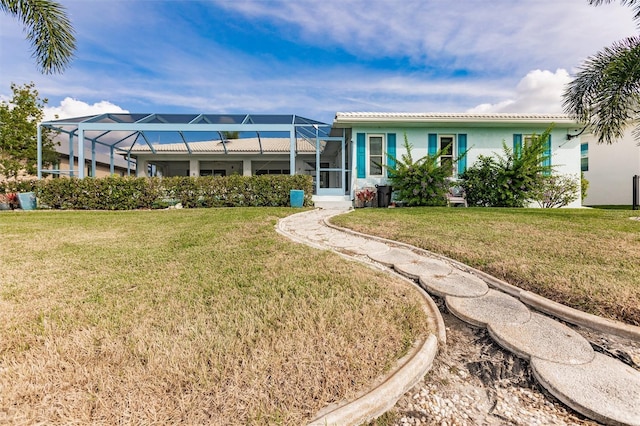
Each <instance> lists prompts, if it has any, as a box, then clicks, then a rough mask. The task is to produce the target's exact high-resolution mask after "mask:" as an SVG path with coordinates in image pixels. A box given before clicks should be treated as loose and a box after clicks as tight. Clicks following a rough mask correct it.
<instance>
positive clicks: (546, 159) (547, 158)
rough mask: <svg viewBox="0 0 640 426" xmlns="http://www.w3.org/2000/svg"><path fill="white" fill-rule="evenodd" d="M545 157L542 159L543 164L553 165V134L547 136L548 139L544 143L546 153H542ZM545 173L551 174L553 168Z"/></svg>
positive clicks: (546, 165) (545, 165)
mask: <svg viewBox="0 0 640 426" xmlns="http://www.w3.org/2000/svg"><path fill="white" fill-rule="evenodd" d="M542 155H543V156H544V159H543V160H542V165H543V166H544V167H551V135H549V137H548V138H547V141H546V142H545V144H544V153H543V154H542ZM544 174H545V175H550V174H551V169H549V170H546V171H545V172H544Z"/></svg>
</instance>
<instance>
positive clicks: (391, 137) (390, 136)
mask: <svg viewBox="0 0 640 426" xmlns="http://www.w3.org/2000/svg"><path fill="white" fill-rule="evenodd" d="M395 158H396V134H395V133H387V166H389V167H392V168H393V167H395V166H396V161H395ZM389 175H390V173H389V169H387V176H389Z"/></svg>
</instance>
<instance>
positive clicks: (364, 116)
mask: <svg viewBox="0 0 640 426" xmlns="http://www.w3.org/2000/svg"><path fill="white" fill-rule="evenodd" d="M364 123H369V124H374V123H376V124H394V123H395V124H400V123H401V124H404V125H421V124H425V123H429V124H433V125H451V124H455V125H459V126H466V127H469V126H488V125H498V126H503V125H514V124H529V125H550V124H551V123H555V124H556V125H559V126H561V127H576V126H579V125H580V124H579V123H578V122H576V121H575V120H573V119H571V118H570V117H569V116H568V115H566V114H516V113H442V112H428V113H418V112H337V113H336V116H335V119H334V122H333V125H334V126H336V127H348V125H351V124H364ZM345 125H347V126H345Z"/></svg>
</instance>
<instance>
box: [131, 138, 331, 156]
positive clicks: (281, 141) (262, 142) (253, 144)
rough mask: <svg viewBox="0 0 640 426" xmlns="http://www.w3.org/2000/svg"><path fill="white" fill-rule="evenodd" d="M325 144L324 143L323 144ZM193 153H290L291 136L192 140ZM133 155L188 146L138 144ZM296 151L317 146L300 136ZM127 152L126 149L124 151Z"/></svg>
mask: <svg viewBox="0 0 640 426" xmlns="http://www.w3.org/2000/svg"><path fill="white" fill-rule="evenodd" d="M321 146H324V144H321ZM189 147H190V148H191V153H199V154H206V153H212V154H224V153H227V154H247V153H278V154H281V153H288V152H289V150H290V148H291V145H290V140H289V138H261V139H259V138H244V139H226V140H225V141H224V142H223V141H222V140H211V141H199V142H190V143H189ZM129 152H130V154H131V156H132V157H135V156H136V155H137V154H147V153H152V152H155V153H156V154H173V153H180V154H184V153H188V152H189V151H188V150H187V146H186V145H185V144H183V143H165V144H152V145H151V146H148V145H136V146H134V147H133V148H132V149H131V150H130V151H129ZM296 152H297V153H298V154H315V152H316V148H315V146H314V145H313V144H312V143H311V142H310V141H308V140H306V139H301V138H298V139H297V141H296ZM124 153H126V151H125V152H124Z"/></svg>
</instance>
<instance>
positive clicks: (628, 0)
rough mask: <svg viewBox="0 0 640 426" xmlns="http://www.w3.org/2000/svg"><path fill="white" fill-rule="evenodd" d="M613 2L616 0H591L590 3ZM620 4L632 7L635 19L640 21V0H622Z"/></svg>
mask: <svg viewBox="0 0 640 426" xmlns="http://www.w3.org/2000/svg"><path fill="white" fill-rule="evenodd" d="M613 2H614V0H589V4H590V5H593V6H600V5H602V4H610V3H613ZM620 4H622V5H623V6H629V7H631V8H632V9H633V11H634V15H633V20H634V21H640V0H620Z"/></svg>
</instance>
